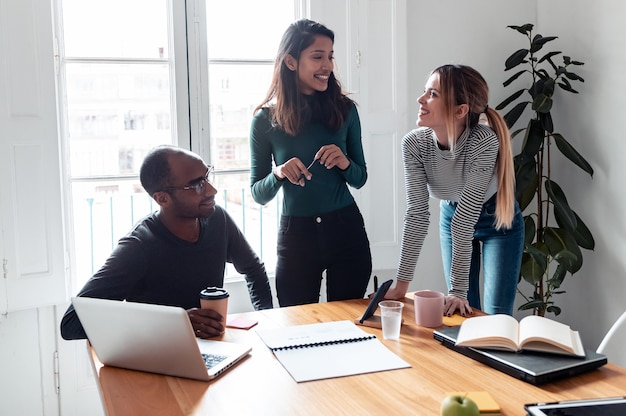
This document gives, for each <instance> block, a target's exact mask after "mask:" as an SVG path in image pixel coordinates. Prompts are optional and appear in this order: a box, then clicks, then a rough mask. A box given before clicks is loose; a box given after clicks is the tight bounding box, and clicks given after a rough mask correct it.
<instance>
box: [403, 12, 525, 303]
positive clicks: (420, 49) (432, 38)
mask: <svg viewBox="0 0 626 416" xmlns="http://www.w3.org/2000/svg"><path fill="white" fill-rule="evenodd" d="M407 3H408V4H407V6H408V7H407V8H408V10H407V19H408V24H407V27H408V33H407V37H408V59H407V60H408V78H409V79H408V86H409V104H408V108H409V111H408V120H407V131H409V130H411V129H414V128H415V121H416V119H417V111H418V105H417V102H416V100H417V97H418V96H419V95H421V94H422V92H423V91H424V84H425V83H426V80H427V79H428V76H429V75H430V72H431V71H432V70H433V69H434V68H436V67H438V66H440V65H445V64H463V65H469V66H471V67H473V68H475V69H476V70H478V71H479V72H480V73H481V74H482V75H483V77H484V78H485V79H486V80H487V82H488V84H489V88H490V99H489V105H490V106H492V107H495V106H496V105H497V104H498V103H500V101H502V100H503V99H504V98H506V97H507V96H508V95H510V94H511V93H512V92H509V91H505V89H504V88H503V87H502V82H504V81H505V80H506V79H507V78H508V77H509V74H508V73H505V72H504V61H505V60H506V58H508V56H509V55H510V54H511V53H513V51H515V50H516V49H517V48H522V47H524V44H523V43H517V42H519V41H520V39H521V40H524V39H523V38H522V37H521V36H520V35H516V32H514V31H513V30H511V29H507V28H506V27H507V26H508V25H522V24H525V23H529V22H530V23H533V22H535V21H536V17H535V14H536V3H535V2H530V1H527V0H514V1H513V0H509V1H506V2H503V1H501V0H474V1H471V2H469V1H468V2H466V1H458V0H440V1H437V2H431V1H428V0H418V1H413V0H412V1H409V2H407ZM430 212H431V219H430V229H429V232H428V236H427V237H426V241H425V243H424V248H423V250H422V253H421V254H420V258H419V260H418V264H417V269H416V272H415V278H414V281H413V282H412V285H411V287H412V288H428V289H437V290H441V291H445V290H446V288H445V281H444V278H443V270H442V266H441V254H440V249H439V228H438V227H439V202H438V200H431V204H430Z"/></svg>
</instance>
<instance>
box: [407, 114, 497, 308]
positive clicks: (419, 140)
mask: <svg viewBox="0 0 626 416" xmlns="http://www.w3.org/2000/svg"><path fill="white" fill-rule="evenodd" d="M498 147H499V144H498V137H497V136H496V134H495V132H494V131H493V130H492V129H491V128H490V127H488V126H485V125H483V124H478V125H477V126H476V127H474V128H472V129H467V130H465V131H464V132H463V134H462V135H461V136H460V137H459V139H458V140H457V142H456V144H455V146H454V147H453V149H452V151H450V150H441V149H440V148H439V147H438V146H437V138H436V137H435V134H434V132H433V130H432V129H429V128H419V129H416V130H413V131H411V132H409V133H408V134H407V135H406V136H404V138H403V139H402V157H403V160H404V180H405V186H406V199H407V207H406V214H405V217H404V230H403V233H402V249H401V254H400V261H399V265H398V276H397V278H398V280H400V281H407V282H408V281H411V280H412V279H413V273H414V271H415V266H416V264H417V258H418V257H419V254H420V251H421V249H422V245H423V243H424V239H425V237H426V233H427V232H428V226H429V222H430V212H429V210H428V200H429V197H433V198H438V199H442V200H449V201H454V202H457V203H458V205H457V207H456V211H455V214H454V217H453V219H452V224H451V234H452V267H451V270H450V283H451V289H450V291H449V294H450V295H454V296H458V297H460V298H463V299H465V298H467V290H468V288H469V269H470V261H471V253H472V238H473V234H474V226H475V225H476V222H477V221H478V217H479V215H480V211H481V208H482V205H483V203H484V202H485V201H486V200H487V199H489V198H490V197H491V196H492V195H493V194H494V193H495V192H496V191H497V178H496V176H495V165H496V159H497V156H498Z"/></svg>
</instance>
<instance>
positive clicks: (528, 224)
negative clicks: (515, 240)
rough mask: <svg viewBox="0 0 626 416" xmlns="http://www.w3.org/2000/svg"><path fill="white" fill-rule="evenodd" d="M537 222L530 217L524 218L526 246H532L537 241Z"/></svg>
mask: <svg viewBox="0 0 626 416" xmlns="http://www.w3.org/2000/svg"><path fill="white" fill-rule="evenodd" d="M535 230H536V226H535V220H533V217H532V216H530V215H527V216H525V217H524V246H530V245H531V244H532V242H533V240H534V239H535Z"/></svg>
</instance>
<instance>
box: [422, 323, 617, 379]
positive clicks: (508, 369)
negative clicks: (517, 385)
mask: <svg viewBox="0 0 626 416" xmlns="http://www.w3.org/2000/svg"><path fill="white" fill-rule="evenodd" d="M458 333H459V327H458V326H454V327H448V328H442V329H437V330H435V331H434V332H433V337H434V338H435V339H436V340H437V341H440V342H441V343H442V344H443V345H445V346H446V347H448V348H450V349H452V350H454V351H457V352H459V353H461V354H463V355H466V356H468V357H470V358H473V359H474V360H476V361H480V362H481V363H484V364H487V365H488V366H490V367H493V368H495V369H496V370H499V371H502V372H503V373H506V374H508V375H510V376H513V377H515V378H518V379H520V380H523V381H525V382H527V383H530V384H535V385H539V384H545V383H549V382H551V381H555V380H559V379H562V378H566V377H571V376H574V375H577V374H581V373H584V372H587V371H590V370H593V369H596V368H598V367H601V366H603V365H604V364H606V363H607V359H606V356H605V355H603V354H598V353H596V352H595V351H592V350H588V349H586V350H585V357H572V356H568V355H560V354H550V353H540V352H530V351H524V352H508V351H498V350H487V349H478V348H473V347H458V346H456V345H455V344H456V338H457V335H458Z"/></svg>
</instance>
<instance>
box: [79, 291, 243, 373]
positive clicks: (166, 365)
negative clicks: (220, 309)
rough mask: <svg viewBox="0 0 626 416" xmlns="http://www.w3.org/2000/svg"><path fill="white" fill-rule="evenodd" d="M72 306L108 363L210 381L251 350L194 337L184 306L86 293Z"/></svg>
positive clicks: (105, 362)
mask: <svg viewBox="0 0 626 416" xmlns="http://www.w3.org/2000/svg"><path fill="white" fill-rule="evenodd" d="M72 304H73V305H74V309H75V310H76V313H77V314H78V318H79V319H80V322H81V324H82V325H83V328H84V329H85V332H86V333H87V338H88V339H89V342H90V343H91V345H92V347H93V349H94V351H95V353H96V355H97V356H98V359H99V360H100V362H102V363H103V364H104V365H108V366H113V367H122V368H127V369H131V370H140V371H147V372H150V373H158V374H165V375H170V376H177V377H185V378H191V379H196V380H211V379H213V378H215V377H217V376H219V375H220V374H222V373H223V372H224V371H226V370H227V369H229V368H230V367H232V366H233V365H234V364H235V363H236V362H238V361H239V360H241V359H242V358H244V357H246V356H247V355H248V353H249V352H250V351H251V349H252V348H251V347H249V346H246V345H243V344H237V343H231V342H224V341H214V340H204V339H198V338H196V336H195V335H194V332H193V328H192V326H191V322H190V321H189V316H188V315H187V312H186V311H185V310H184V309H182V308H178V307H173V306H162V305H152V304H147V303H135V302H124V301H117V300H108V299H94V298H85V297H73V298H72Z"/></svg>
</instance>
